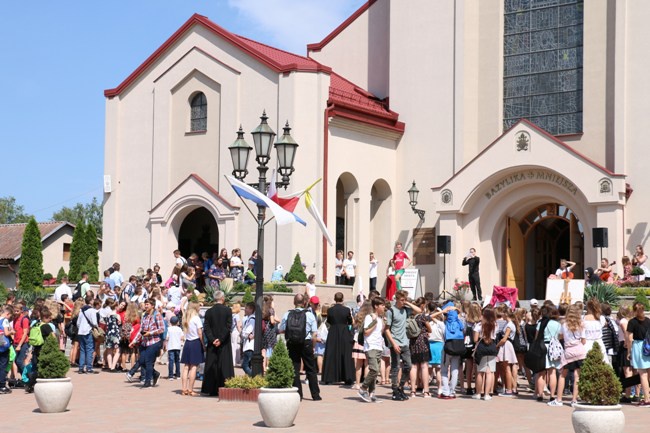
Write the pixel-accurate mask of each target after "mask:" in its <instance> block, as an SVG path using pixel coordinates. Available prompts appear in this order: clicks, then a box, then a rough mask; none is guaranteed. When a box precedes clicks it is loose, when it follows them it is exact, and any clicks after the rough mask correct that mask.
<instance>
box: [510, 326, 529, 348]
mask: <svg viewBox="0 0 650 433" xmlns="http://www.w3.org/2000/svg"><path fill="white" fill-rule="evenodd" d="M512 348H513V349H515V353H526V351H527V344H526V334H525V333H524V330H523V329H522V328H521V325H519V326H517V331H516V332H515V339H514V340H512Z"/></svg>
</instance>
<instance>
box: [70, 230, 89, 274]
mask: <svg viewBox="0 0 650 433" xmlns="http://www.w3.org/2000/svg"><path fill="white" fill-rule="evenodd" d="M85 242H86V225H85V224H84V222H83V221H79V223H78V224H77V225H76V227H75V229H74V233H73V234H72V244H71V245H70V270H69V272H68V278H69V279H70V282H72V283H76V282H77V281H79V280H80V279H81V272H82V271H83V269H82V268H83V267H84V265H85V264H86V260H87V259H86V257H85V256H84V254H86V251H87V250H86V247H85Z"/></svg>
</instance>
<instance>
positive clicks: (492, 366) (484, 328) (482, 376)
mask: <svg viewBox="0 0 650 433" xmlns="http://www.w3.org/2000/svg"><path fill="white" fill-rule="evenodd" d="M496 321H497V318H496V314H495V313H494V310H493V309H492V308H491V307H486V308H485V309H484V310H483V313H482V317H481V322H480V323H477V324H476V325H474V341H475V342H476V347H475V348H474V361H475V362H476V363H477V364H478V366H477V369H476V370H477V373H476V393H475V394H474V395H472V398H473V399H475V400H480V399H481V395H484V399H485V401H488V400H492V397H491V396H490V391H491V390H492V388H493V387H494V372H495V371H496V368H497V362H496V359H497V348H496V338H497V325H496Z"/></svg>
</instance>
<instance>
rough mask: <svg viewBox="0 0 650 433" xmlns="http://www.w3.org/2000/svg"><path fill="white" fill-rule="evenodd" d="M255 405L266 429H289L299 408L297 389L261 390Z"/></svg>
mask: <svg viewBox="0 0 650 433" xmlns="http://www.w3.org/2000/svg"><path fill="white" fill-rule="evenodd" d="M220 396H221V394H220ZM257 405H258V407H259V408H260V413H261V414H262V419H263V420H264V424H266V426H267V427H274V428H286V427H291V426H292V425H293V421H294V420H295V419H296V415H298V409H299V408H300V395H299V394H298V388H261V389H260V395H259V397H258V398H257Z"/></svg>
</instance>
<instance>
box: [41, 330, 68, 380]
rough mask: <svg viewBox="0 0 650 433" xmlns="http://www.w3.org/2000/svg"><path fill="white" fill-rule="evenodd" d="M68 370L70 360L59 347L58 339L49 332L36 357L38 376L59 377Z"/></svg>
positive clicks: (42, 377)
mask: <svg viewBox="0 0 650 433" xmlns="http://www.w3.org/2000/svg"><path fill="white" fill-rule="evenodd" d="M68 370H70V360H68V358H66V356H65V354H64V353H63V352H61V349H59V341H58V340H57V339H56V337H54V335H53V334H50V335H49V336H48V337H47V338H46V339H45V341H44V342H43V348H42V349H41V353H40V355H39V357H38V377H40V378H41V379H61V378H64V377H65V375H66V374H67V373H68Z"/></svg>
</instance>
